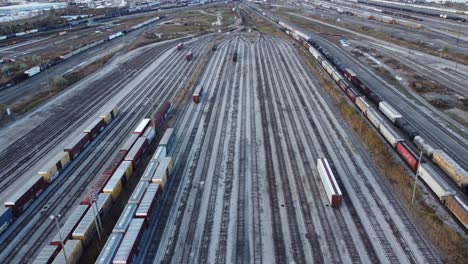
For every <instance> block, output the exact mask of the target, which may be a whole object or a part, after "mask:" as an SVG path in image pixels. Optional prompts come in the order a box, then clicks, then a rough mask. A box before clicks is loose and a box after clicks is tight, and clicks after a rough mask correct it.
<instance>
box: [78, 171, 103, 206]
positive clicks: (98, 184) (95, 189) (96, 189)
mask: <svg viewBox="0 0 468 264" xmlns="http://www.w3.org/2000/svg"><path fill="white" fill-rule="evenodd" d="M109 179H110V176H109V175H105V174H101V176H99V178H98V179H97V181H96V182H95V183H94V184H93V186H92V187H91V189H90V190H89V191H88V192H87V193H86V196H85V197H83V200H81V203H80V204H87V205H91V200H90V199H89V197H90V196H91V195H92V194H93V193H100V192H101V191H102V189H104V186H106V184H107V181H109Z"/></svg>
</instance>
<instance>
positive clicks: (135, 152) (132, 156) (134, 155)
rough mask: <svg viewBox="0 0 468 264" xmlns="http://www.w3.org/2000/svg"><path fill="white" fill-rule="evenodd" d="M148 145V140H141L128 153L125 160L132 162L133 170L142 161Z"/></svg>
mask: <svg viewBox="0 0 468 264" xmlns="http://www.w3.org/2000/svg"><path fill="white" fill-rule="evenodd" d="M147 145H148V140H146V138H139V139H138V140H137V141H136V142H135V145H133V147H132V148H131V149H130V151H128V153H127V156H125V160H128V161H131V162H132V164H133V168H135V167H136V165H137V164H138V162H139V161H140V158H141V155H142V154H143V151H144V150H145V149H146V146H147Z"/></svg>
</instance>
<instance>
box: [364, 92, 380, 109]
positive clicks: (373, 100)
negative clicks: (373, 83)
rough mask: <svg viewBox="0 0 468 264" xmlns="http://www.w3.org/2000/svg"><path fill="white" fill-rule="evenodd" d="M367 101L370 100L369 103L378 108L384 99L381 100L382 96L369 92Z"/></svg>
mask: <svg viewBox="0 0 468 264" xmlns="http://www.w3.org/2000/svg"><path fill="white" fill-rule="evenodd" d="M366 97H367V99H369V101H370V102H371V103H373V104H374V105H375V106H378V105H379V104H380V102H382V98H380V96H379V95H378V94H376V93H374V92H372V91H371V92H369V93H368V94H367V95H366Z"/></svg>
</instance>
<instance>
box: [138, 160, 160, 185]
mask: <svg viewBox="0 0 468 264" xmlns="http://www.w3.org/2000/svg"><path fill="white" fill-rule="evenodd" d="M158 165H159V161H156V160H153V159H151V160H150V162H149V163H148V166H146V169H145V172H143V175H142V176H141V178H140V181H147V182H150V181H151V179H152V178H153V175H154V172H155V171H156V168H157V167H158Z"/></svg>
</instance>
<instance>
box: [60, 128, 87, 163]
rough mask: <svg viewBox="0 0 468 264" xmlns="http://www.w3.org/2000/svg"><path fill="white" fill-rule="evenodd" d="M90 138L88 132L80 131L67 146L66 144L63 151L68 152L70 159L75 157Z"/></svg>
mask: <svg viewBox="0 0 468 264" xmlns="http://www.w3.org/2000/svg"><path fill="white" fill-rule="evenodd" d="M90 141H91V138H90V137H89V134H87V133H82V134H80V135H78V137H77V138H75V139H74V140H73V141H72V142H71V143H70V144H69V145H68V146H66V147H65V148H64V149H63V151H65V152H68V154H69V155H70V159H74V158H76V157H77V156H78V155H79V154H80V153H81V152H82V151H83V150H84V149H85V148H86V146H88V144H89V142H90Z"/></svg>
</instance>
